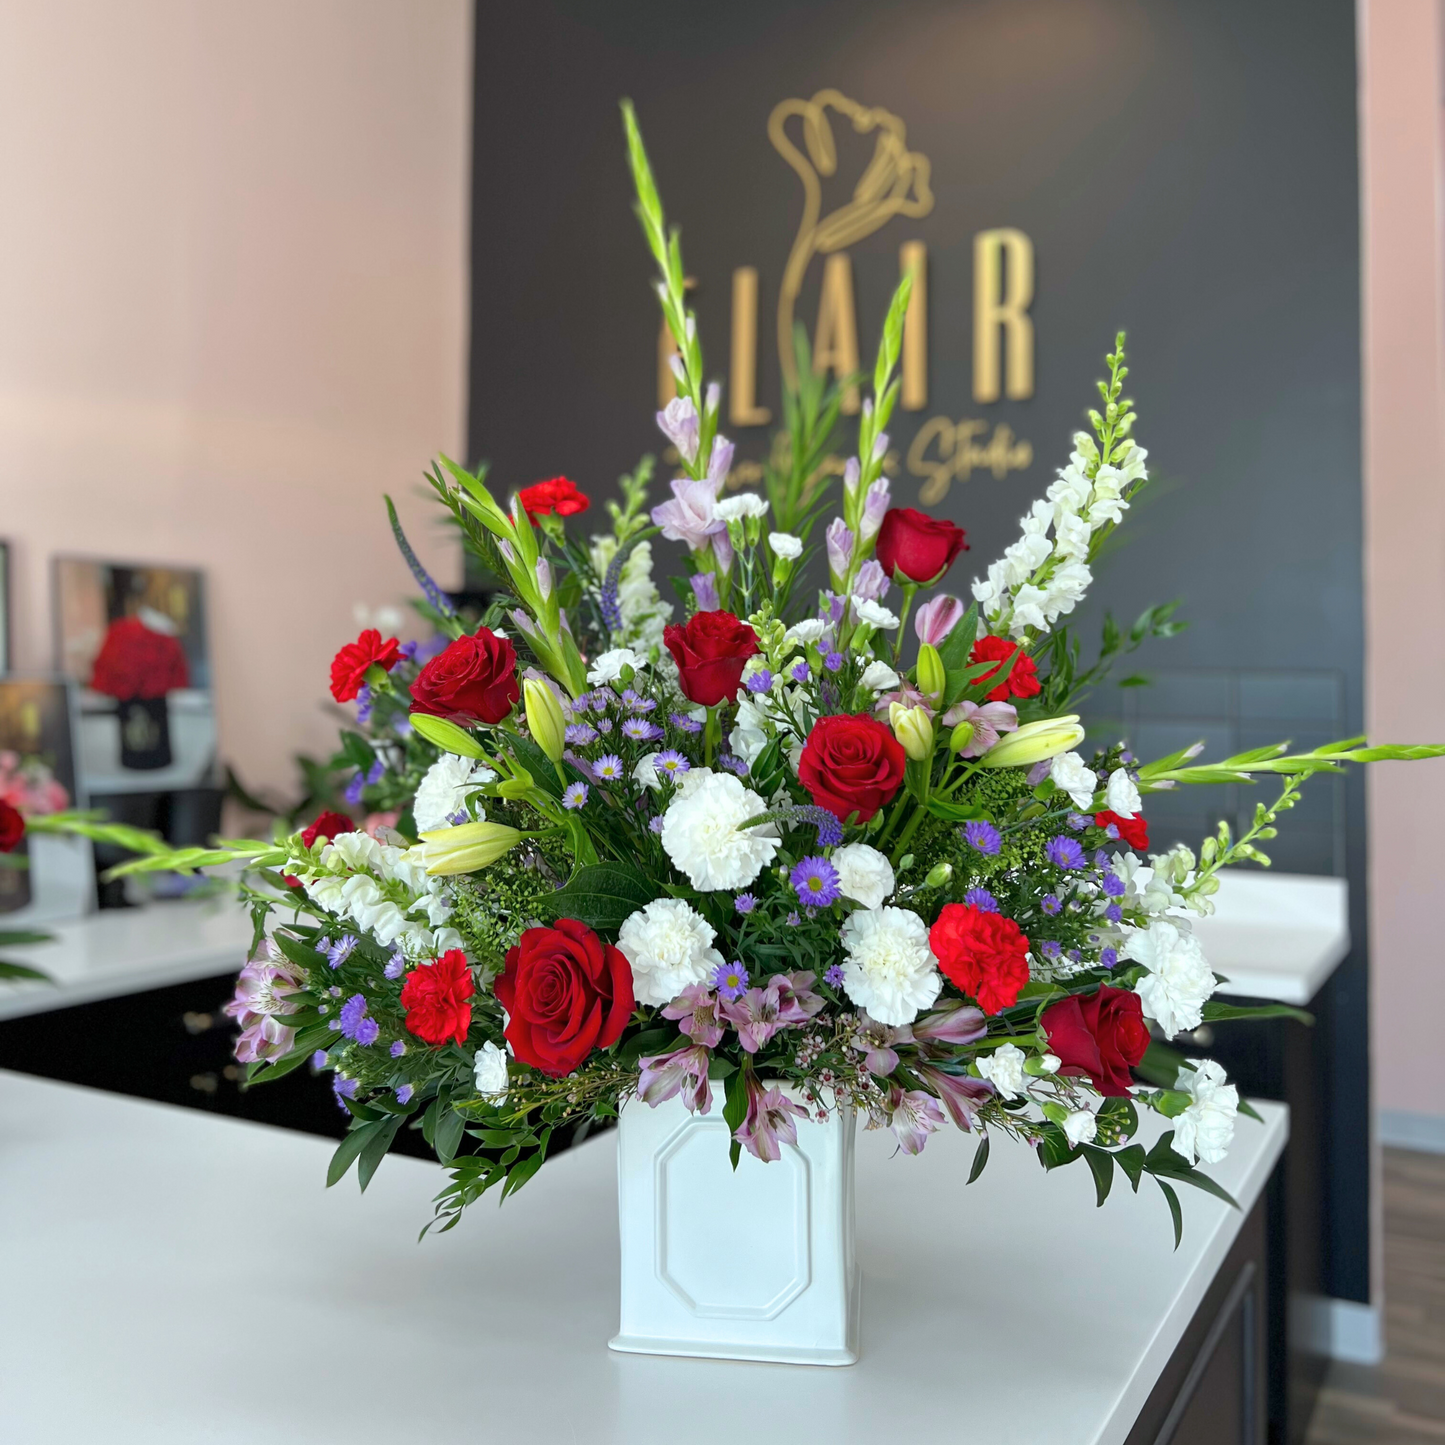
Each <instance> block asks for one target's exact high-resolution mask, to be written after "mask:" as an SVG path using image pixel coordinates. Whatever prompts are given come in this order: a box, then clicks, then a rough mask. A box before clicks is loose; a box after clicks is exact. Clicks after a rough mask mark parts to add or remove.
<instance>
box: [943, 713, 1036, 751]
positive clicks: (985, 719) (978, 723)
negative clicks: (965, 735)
mask: <svg viewBox="0 0 1445 1445" xmlns="http://www.w3.org/2000/svg"><path fill="white" fill-rule="evenodd" d="M961 722H967V723H972V724H973V736H972V737H971V738H970V739H969V740H968V743H967V745H966V746H965V747H963V748H960V749H959V753H958V755H959V757H961V758H981V757H982V756H983V755H984V754H985V753H986V752H987V751H988V750H989V749H990V748H991V747H992V746H993V745H994V744H995V743H996V742H997V741H998V735H999V734H1000V733H1011V732H1014V731H1015V730H1016V729H1017V728H1018V725H1019V715H1018V711H1017V710H1016V709H1015V707H1014V705H1013V704H1012V703H1010V702H985V703H976V702H960V703H955V704H954V705H953V706H952V707H951V708H949V710H948V711H947V712H946V713H944V715H943V725H944V727H948V728H956V727H957V726H958V725H959V723H961Z"/></svg>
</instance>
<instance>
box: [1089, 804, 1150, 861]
mask: <svg viewBox="0 0 1445 1445" xmlns="http://www.w3.org/2000/svg"><path fill="white" fill-rule="evenodd" d="M1094 826H1095V827H1096V828H1104V829H1108V828H1110V827H1114V828H1117V829H1118V830H1119V836H1120V837H1121V838H1122V839H1123V840H1124V841H1125V842H1126V843H1127V844H1128V845H1129V846H1130V847H1131V848H1132V849H1134V851H1135V852H1136V853H1142V852H1143V851H1144V850H1145V849H1146V848H1147V847H1148V846H1149V825H1148V824H1147V823H1146V822H1145V821H1144V815H1143V813H1135V814H1134V816H1133V817H1132V818H1121V817H1120V816H1119V815H1118V814H1117V813H1111V812H1109V810H1108V809H1107V808H1106V809H1105V810H1104V811H1103V812H1102V813H1095V814H1094Z"/></svg>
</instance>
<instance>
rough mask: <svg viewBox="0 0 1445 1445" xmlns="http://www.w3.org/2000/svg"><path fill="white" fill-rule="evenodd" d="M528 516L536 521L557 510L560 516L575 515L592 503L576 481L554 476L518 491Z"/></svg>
mask: <svg viewBox="0 0 1445 1445" xmlns="http://www.w3.org/2000/svg"><path fill="white" fill-rule="evenodd" d="M517 499H518V500H519V501H520V502H521V504H522V506H523V508H524V510H525V511H526V513H527V516H528V518H529V519H530V520H531V521H533V522H535V521H536V520H537V518H538V517H548V516H551V515H552V513H553V512H555V513H556V514H557V515H558V516H559V517H575V516H576V515H577V513H578V512H585V511H586V510H587V508H588V507H590V506H591V505H592V503H591V502H590V501H589V500H588V499H587V496H586V494H585V493H583V492H579V491H578V490H577V483H576V482H569V481H568V480H567V478H566V477H553V478H552V480H551V481H550V482H534V483H533V484H532V485H531V486H530V487H523V488H522V490H521V491H520V492H518V493H517Z"/></svg>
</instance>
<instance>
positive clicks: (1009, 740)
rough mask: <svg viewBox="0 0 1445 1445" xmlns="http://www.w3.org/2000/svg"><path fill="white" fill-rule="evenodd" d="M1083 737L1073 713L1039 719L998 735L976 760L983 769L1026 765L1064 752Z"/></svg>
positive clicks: (1040, 761) (1077, 718)
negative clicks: (1004, 734) (1002, 736)
mask: <svg viewBox="0 0 1445 1445" xmlns="http://www.w3.org/2000/svg"><path fill="white" fill-rule="evenodd" d="M1083 738H1084V730H1083V728H1081V727H1080V726H1079V717H1078V714H1077V713H1069V714H1067V715H1066V716H1064V717H1051V718H1043V719H1041V720H1040V721H1039V722H1031V723H1025V724H1024V725H1023V726H1022V727H1021V728H1019V729H1018V731H1017V732H1011V733H1009V734H1008V736H1007V737H1004V738H1000V739H999V741H998V742H996V743H995V744H994V745H993V747H991V748H990V749H989V750H988V751H987V752H986V753H985V754H984V755H983V757H982V758H980V759H979V761H980V762H981V763H982V764H983V766H984V767H986V768H1026V767H1029V766H1031V765H1032V764H1034V763H1042V762H1045V761H1047V760H1048V759H1049V758H1056V757H1058V755H1059V754H1060V753H1066V752H1068V751H1069V749H1070V748H1072V747H1074V746H1076V745H1077V744H1078V743H1080V742H1082V741H1083Z"/></svg>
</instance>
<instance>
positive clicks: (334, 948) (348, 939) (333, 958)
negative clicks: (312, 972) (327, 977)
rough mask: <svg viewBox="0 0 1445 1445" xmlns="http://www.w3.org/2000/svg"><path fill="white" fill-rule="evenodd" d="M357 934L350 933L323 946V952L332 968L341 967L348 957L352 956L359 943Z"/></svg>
mask: <svg viewBox="0 0 1445 1445" xmlns="http://www.w3.org/2000/svg"><path fill="white" fill-rule="evenodd" d="M357 942H358V940H357V938H356V935H355V934H353V933H348V934H346V935H345V937H343V938H338V939H337V940H336V941H335V942H334V943H327V944H324V945H323V946H322V949H321V952H322V953H323V954H324V955H325V958H326V961H327V963H329V964H330V965H331V966H332V968H340V967H341V965H342V964H343V963H345V962H346V960H347V959H348V958H350V957H351V950H352V949H353V948H355V947H356V945H357Z"/></svg>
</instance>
